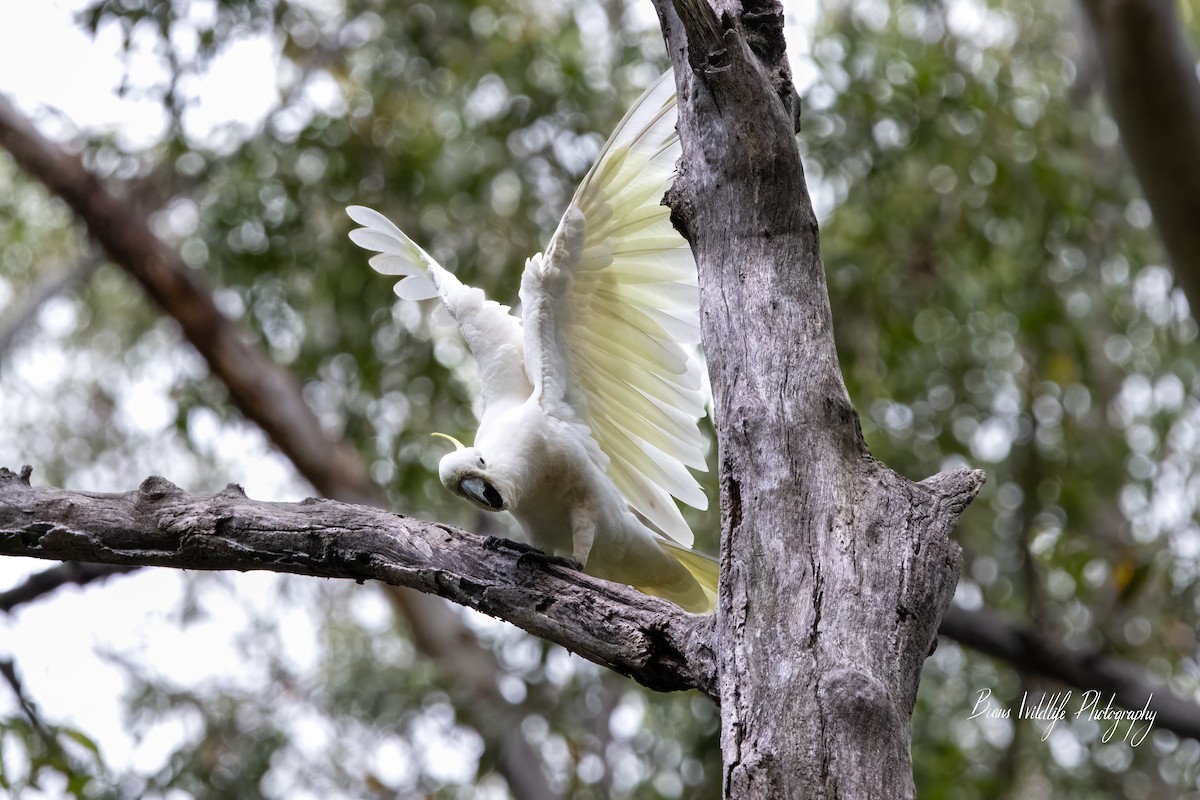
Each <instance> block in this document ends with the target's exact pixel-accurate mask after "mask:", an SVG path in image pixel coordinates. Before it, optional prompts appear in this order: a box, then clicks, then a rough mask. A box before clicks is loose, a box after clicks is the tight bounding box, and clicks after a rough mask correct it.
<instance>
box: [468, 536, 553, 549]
mask: <svg viewBox="0 0 1200 800" xmlns="http://www.w3.org/2000/svg"><path fill="white" fill-rule="evenodd" d="M483 546H484V547H485V548H487V549H488V550H500V549H502V548H507V549H509V550H516V551H517V552H518V553H541V552H542V551H541V550H539V549H537V548H536V547H534V546H533V545H531V544H525V542H517V541H514V540H512V539H505V538H504V537H503V536H489V537H487V538H486V539H484V540H483Z"/></svg>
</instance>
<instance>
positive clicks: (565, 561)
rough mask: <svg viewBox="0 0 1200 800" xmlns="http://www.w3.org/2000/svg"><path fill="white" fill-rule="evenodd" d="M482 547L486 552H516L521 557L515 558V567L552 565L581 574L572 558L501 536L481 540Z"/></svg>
mask: <svg viewBox="0 0 1200 800" xmlns="http://www.w3.org/2000/svg"><path fill="white" fill-rule="evenodd" d="M483 546H484V547H486V548H487V549H488V550H500V549H501V548H504V549H508V550H516V551H517V552H518V553H520V554H521V555H520V556H519V557H518V558H517V566H518V567H522V566H531V565H533V564H541V565H543V566H545V565H547V564H553V565H555V566H558V567H566V568H567V569H573V570H575V571H576V572H583V565H582V564H580V563H579V562H578V561H576V560H575V559H573V558H567V557H564V556H554V555H550V554H549V553H547V552H546V551H544V550H541V549H539V548H537V547H534V546H533V545H531V544H526V543H525V542H516V541H513V540H512V539H505V538H504V537H502V536H489V537H487V538H486V539H484V540H483Z"/></svg>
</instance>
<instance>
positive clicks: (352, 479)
mask: <svg viewBox="0 0 1200 800" xmlns="http://www.w3.org/2000/svg"><path fill="white" fill-rule="evenodd" d="M0 147H4V148H6V149H8V150H9V152H10V153H12V155H13V157H14V158H15V159H16V161H17V163H18V164H20V165H21V167H22V168H24V169H25V170H26V171H27V172H29V173H30V174H31V175H33V176H34V177H36V178H38V179H40V180H41V181H42V182H43V183H44V184H45V185H46V186H47V187H48V188H49V189H50V190H51V191H53V192H55V193H56V194H58V195H59V196H60V197H62V198H63V199H64V200H66V201H67V203H68V204H69V205H70V206H71V207H72V208H73V209H75V212H76V214H78V216H79V217H80V219H82V220H83V221H84V222H85V223H86V225H87V227H88V231H89V232H90V233H91V235H92V236H93V238H95V239H96V240H97V241H98V242H99V243H100V244H101V245H102V246H103V247H104V249H105V250H106V251H107V252H108V255H109V257H110V258H111V259H112V261H113V262H114V263H115V264H117V265H118V266H120V267H121V268H122V269H124V270H125V271H126V272H128V273H129V274H130V275H131V276H133V277H134V278H135V279H137V280H138V281H139V282H140V283H141V284H142V286H143V287H144V288H145V289H146V291H147V292H148V293H149V294H150V296H151V297H153V298H154V300H155V301H156V302H158V304H159V305H160V306H161V307H162V308H163V310H164V311H165V312H166V313H167V314H169V315H170V316H172V317H173V318H174V319H175V320H176V322H178V323H179V326H180V329H181V330H182V332H183V334H184V336H185V337H186V338H187V339H188V341H190V342H191V343H192V345H193V346H195V348H196V349H197V350H198V351H199V352H200V354H201V355H202V356H203V357H204V359H205V361H207V362H208V366H209V369H210V370H212V373H213V374H214V375H215V376H216V377H217V378H219V379H220V380H221V381H222V382H223V383H224V384H225V386H226V387H227V388H228V390H229V394H230V397H232V398H233V401H234V403H235V405H237V407H238V408H240V409H241V411H242V413H244V414H245V415H246V417H247V418H249V419H250V420H252V421H254V422H255V423H257V424H258V425H259V427H261V428H262V429H263V431H264V432H265V433H266V434H267V436H268V437H269V438H270V439H271V441H272V442H273V443H274V444H275V446H276V447H278V448H279V449H280V450H281V451H282V452H283V453H284V454H285V455H286V456H287V457H288V458H289V459H291V461H292V463H293V464H294V465H295V467H296V469H297V471H299V472H300V474H302V475H303V476H304V477H305V478H307V479H308V481H309V482H310V483H311V484H312V485H313V486H314V487H315V488H316V489H317V491H318V492H319V493H321V494H323V495H325V496H326V497H332V498H335V499H337V500H341V501H344V502H348V503H362V504H369V505H375V506H380V507H383V506H384V505H386V503H385V500H384V496H383V492H382V491H381V490H380V489H379V487H378V486H376V485H375V484H374V482H372V481H371V479H370V477H369V475H368V472H367V469H366V466H365V465H364V464H363V462H362V459H360V458H359V456H358V454H357V453H356V452H355V451H354V450H353V449H352V448H351V447H350V446H349V445H347V444H346V443H345V442H344V441H342V440H340V439H336V438H334V437H332V436H330V435H329V434H328V433H327V432H326V431H325V430H324V429H323V428H322V427H321V425H320V422H319V421H318V420H317V417H316V415H315V414H313V412H312V409H310V408H309V406H308V404H307V403H306V402H305V400H304V398H303V395H302V394H301V392H300V386H299V384H298V383H297V381H296V380H295V379H294V378H293V377H292V376H291V375H290V374H289V373H288V372H287V371H286V370H284V369H283V368H282V367H280V366H279V365H277V364H276V363H275V362H274V361H272V360H271V359H270V358H268V357H267V356H266V355H265V354H263V353H262V352H260V351H258V350H257V349H255V348H254V347H253V346H251V345H250V344H249V343H247V342H246V341H245V340H243V339H242V337H241V336H240V334H239V333H238V330H237V327H236V326H235V325H234V324H233V323H232V322H231V321H230V320H229V319H228V318H226V317H225V316H224V315H222V314H221V313H220V311H219V310H218V309H217V307H216V304H215V303H214V302H213V298H212V295H211V293H210V292H209V291H208V289H207V288H206V287H205V286H204V285H203V283H202V281H201V279H200V277H199V275H198V274H197V273H196V271H195V270H192V269H189V268H188V266H187V265H186V264H185V263H184V262H183V260H182V258H180V256H179V254H178V253H177V252H175V251H174V250H172V249H171V248H170V247H168V246H167V245H166V244H165V243H163V241H162V240H161V239H159V238H158V237H157V236H156V235H155V234H154V232H153V231H152V230H151V229H150V226H149V225H148V224H147V220H146V214H145V211H144V208H143V206H142V204H139V203H137V202H133V201H130V200H128V199H122V198H119V197H117V196H115V195H113V194H111V193H110V192H109V191H108V190H107V189H105V188H104V186H103V185H102V184H101V183H100V181H99V180H98V179H97V178H96V177H95V176H94V175H92V174H91V173H89V172H88V171H87V169H86V168H85V167H84V165H83V163H82V161H81V160H80V159H79V158H78V157H77V156H74V155H72V154H70V153H68V152H66V151H65V150H63V149H62V148H61V147H59V146H58V145H56V144H54V143H53V142H51V141H49V140H47V139H45V138H44V137H43V136H41V134H39V133H38V132H37V130H36V129H35V128H34V127H33V125H31V124H30V123H29V121H28V120H27V119H25V118H24V116H22V115H21V114H20V112H19V111H17V110H16V108H15V107H13V105H12V104H11V103H10V102H9V101H8V100H7V99H6V98H5V97H3V95H0ZM388 591H389V592H390V593H392V594H393V595H394V594H395V593H398V592H402V591H403V590H402V589H398V588H395V587H388ZM393 600H394V601H395V605H396V607H397V608H400V609H401V610H402V611H404V612H405V614H406V616H407V621H408V623H409V626H410V627H411V629H412V630H413V633H414V637H413V639H414V642H416V644H417V646H418V648H420V647H421V644H422V643H423V642H426V641H431V640H433V639H434V638H437V637H439V636H440V637H442V638H444V639H445V641H446V642H447V645H446V647H444V648H442V649H441V650H439V651H438V652H436V653H429V652H426V655H429V656H431V657H433V658H435V659H436V660H438V662H439V663H440V664H442V666H443V667H445V668H446V669H447V670H460V669H469V671H471V672H473V674H475V675H476V676H486V675H490V676H491V678H490V684H489V685H490V689H488V691H486V692H484V693H483V694H480V695H477V697H483V696H486V697H488V698H491V699H492V702H491V703H490V704H489V708H490V712H489V713H484V712H483V711H482V710H481V711H480V713H479V714H478V715H477V716H478V718H479V720H480V724H479V725H477V726H476V728H477V729H478V730H480V732H481V733H483V734H484V737H485V740H487V741H488V744H489V747H492V748H494V749H495V750H496V751H497V752H498V755H499V757H498V759H497V767H498V769H499V771H500V772H501V773H502V774H503V775H504V777H505V780H506V781H507V782H508V784H509V788H510V789H511V790H512V791H513V793H514V794H515V795H516V796H518V797H520V798H522V800H547V799H548V798H553V797H557V796H559V795H558V794H557V793H556V792H554V791H553V790H552V789H551V788H550V786H549V784H548V783H547V781H546V779H545V776H544V775H542V773H541V771H540V769H537V768H536V764H537V763H539V762H538V757H537V754H536V753H534V752H533V750H532V748H530V746H529V744H528V742H527V741H526V740H525V738H524V737H523V736H520V735H512V730H513V727H514V726H515V724H516V722H517V720H518V719H519V711H520V709H519V708H516V707H512V706H510V705H509V704H508V703H507V702H505V701H504V700H503V699H502V698H500V696H499V688H498V686H497V685H496V679H495V676H496V674H497V672H498V670H499V667H498V665H497V664H496V660H495V656H494V655H492V653H491V652H490V651H488V650H486V649H484V648H483V647H481V646H480V645H479V643H478V641H477V640H476V638H475V637H474V635H473V634H472V633H471V631H470V629H469V628H467V627H466V625H465V624H464V623H463V622H462V620H461V619H459V617H458V616H457V615H456V614H454V613H453V612H452V611H451V609H449V608H448V607H446V605H445V604H444V603H430V602H425V601H424V600H423V599H416V600H413V599H406V598H402V597H393ZM480 680H481V681H482V680H483V679H482V678H480ZM478 685H479V686H482V685H483V684H482V683H480V684H478ZM487 730H493V732H494V733H496V735H489V734H488V733H486V731H487ZM531 764H533V765H535V766H534V768H531V767H530V765H531Z"/></svg>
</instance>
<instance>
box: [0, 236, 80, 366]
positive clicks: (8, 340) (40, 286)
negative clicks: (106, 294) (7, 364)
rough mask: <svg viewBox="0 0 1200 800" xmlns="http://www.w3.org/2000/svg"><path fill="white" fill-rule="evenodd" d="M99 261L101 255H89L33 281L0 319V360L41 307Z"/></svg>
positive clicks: (1, 360) (78, 279)
mask: <svg viewBox="0 0 1200 800" xmlns="http://www.w3.org/2000/svg"><path fill="white" fill-rule="evenodd" d="M102 263H103V260H102V259H101V258H99V257H98V256H96V255H94V254H89V255H86V256H84V257H83V258H82V259H80V261H79V263H78V264H76V265H75V266H74V267H72V268H70V269H65V270H61V271H60V272H57V273H55V274H53V275H49V276H46V277H44V278H42V279H41V280H39V281H38V282H37V283H35V284H34V285H33V288H31V289H30V290H29V294H28V295H27V296H26V297H25V301H24V302H23V303H22V304H21V305H20V307H18V308H16V309H14V310H13V311H11V312H9V313H8V314H7V315H5V318H4V319H3V320H2V321H0V323H2V324H0V363H3V362H4V355H5V353H7V352H8V350H9V348H10V347H12V345H13V342H14V341H16V338H17V336H18V335H20V334H21V333H22V332H23V331H24V330H25V329H26V328H28V327H29V325H30V324H31V323H32V322H33V320H34V318H35V317H37V315H38V312H39V311H41V310H42V306H44V305H45V304H46V303H47V302H48V301H49V300H50V299H51V298H52V297H55V296H57V295H59V294H62V293H63V292H65V291H67V290H68V289H70V288H71V287H72V286H74V285H75V284H78V283H84V282H86V281H87V280H88V279H89V278H90V277H91V276H92V273H93V272H95V271H96V270H97V268H99V266H100V265H101V264H102Z"/></svg>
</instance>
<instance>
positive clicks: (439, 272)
mask: <svg viewBox="0 0 1200 800" xmlns="http://www.w3.org/2000/svg"><path fill="white" fill-rule="evenodd" d="M346 213H347V214H349V215H350V218H351V219H352V220H354V221H355V222H357V223H358V224H359V225H362V226H363V227H361V228H356V229H354V230H352V231H350V240H351V241H353V242H354V243H355V244H357V245H359V246H360V247H363V248H365V249H367V250H374V251H376V253H378V255H374V256H371V258H370V260H369V261H368V263H369V264H370V265H371V267H372V268H374V269H375V270H376V271H377V272H381V273H383V274H384V275H402V276H405V277H404V278H403V279H402V280H400V281H399V282H397V283H396V294H397V295H399V296H400V298H401V299H404V300H428V299H430V298H434V297H440V298H441V300H442V305H443V306H444V307H445V308H446V310H447V311H449V312H450V315H451V316H452V317H453V318H454V321H455V323H456V324H457V325H458V329H459V331H460V332H461V333H462V336H463V338H464V339H465V340H466V342H467V346H468V347H469V348H471V352H472V353H473V354H474V355H475V361H476V363H477V364H478V365H479V382H480V387H481V392H482V395H483V405H484V409H483V413H484V416H486V415H487V414H488V412H489V411H490V410H495V409H496V408H497V407H498V406H500V405H503V404H504V403H507V402H521V401H524V400H525V399H526V398H528V397H529V395H530V393H531V392H532V391H533V389H532V387H531V386H530V384H529V380H528V379H527V378H526V376H525V353H524V334H523V332H522V330H521V321H520V320H519V319H517V318H516V317H515V316H513V315H512V314H510V313H509V310H508V307H507V306H502V305H500V304H499V303H496V302H494V301H492V300H488V299H487V298H486V297H484V294H483V291H482V290H481V289H475V288H473V287H470V286H464V285H463V284H462V283H461V282H460V281H459V280H458V278H456V277H454V275H453V274H452V273H451V272H449V271H448V270H446V269H445V268H443V267H442V266H441V265H440V264H438V263H437V262H436V261H434V260H433V258H432V257H431V256H430V255H429V254H428V253H426V252H425V251H424V250H423V249H422V248H421V247H420V245H418V244H417V243H416V242H414V241H413V240H412V239H410V238H409V237H408V236H407V235H406V234H405V233H404V232H403V231H402V230H400V229H399V228H397V227H396V226H395V225H394V224H392V222H391V220H389V219H388V218H387V217H385V216H383V215H382V214H380V213H379V212H378V211H375V210H374V209H370V208H366V207H365V206H350V207H349V208H347V209H346Z"/></svg>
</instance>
